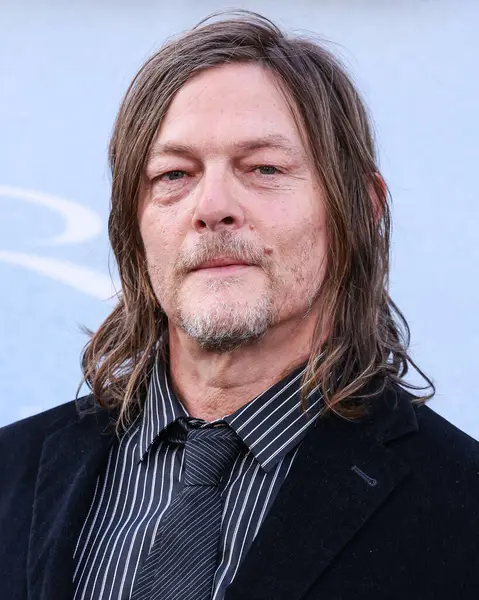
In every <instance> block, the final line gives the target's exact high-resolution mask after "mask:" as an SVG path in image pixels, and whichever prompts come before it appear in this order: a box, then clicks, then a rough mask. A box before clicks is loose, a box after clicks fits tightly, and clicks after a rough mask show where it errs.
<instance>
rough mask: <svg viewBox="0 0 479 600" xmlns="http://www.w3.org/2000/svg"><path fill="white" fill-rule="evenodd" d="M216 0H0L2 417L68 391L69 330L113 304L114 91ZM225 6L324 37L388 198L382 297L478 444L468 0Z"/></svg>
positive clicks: (72, 364) (73, 346) (74, 345)
mask: <svg viewBox="0 0 479 600" xmlns="http://www.w3.org/2000/svg"><path fill="white" fill-rule="evenodd" d="M222 6H224V5H223V4H222V3H221V2H214V1H210V2H207V1H200V0H196V1H193V0H190V1H187V0H175V1H174V2H154V1H152V0H151V1H146V0H140V1H138V0H137V1H133V0H132V1H131V2H126V1H125V0H123V1H120V2H119V1H117V2H105V1H103V2H102V1H101V0H98V1H96V2H93V1H89V2H87V1H85V0H84V1H82V2H71V1H70V2H51V1H46V0H32V1H31V2H28V3H27V2H22V1H21V0H20V1H19V0H8V1H6V2H5V0H4V1H3V3H0V69H1V73H0V86H1V87H0V203H1V218H0V281H1V286H2V287H1V290H2V293H1V296H0V339H1V343H0V378H1V393H0V425H1V424H5V423H8V422H10V421H14V420H16V419H18V418H21V417H23V416H26V415H28V414H32V413H34V412H37V411H40V410H43V409H45V408H48V407H50V406H53V405H55V404H59V403H62V402H65V401H67V400H69V399H71V398H72V397H73V396H74V393H75V389H76V384H77V381H78V379H79V376H80V369H79V358H78V357H79V353H80V350H81V347H82V345H83V343H84V338H83V337H82V335H81V334H80V333H79V331H78V325H79V324H81V323H84V324H86V325H88V326H89V327H92V328H95V327H96V326H98V324H99V323H100V322H101V320H102V319H103V318H104V317H105V316H106V314H107V313H108V311H109V309H110V305H109V304H108V302H105V301H100V299H99V298H100V297H101V298H105V297H106V296H107V295H108V292H109V284H108V264H107V258H108V244H107V237H106V218H107V214H108V193H109V185H108V172H107V168H106V146H107V142H108V135H109V132H110V129H111V125H112V122H113V118H114V116H115V112H116V109H117V107H118V104H119V101H120V98H121V95H122V93H123V92H124V90H125V89H126V86H127V84H128V82H129V80H130V78H131V77H132V76H133V74H134V73H135V71H136V69H137V68H138V67H139V65H140V64H141V63H142V61H143V60H144V59H145V58H146V56H147V55H148V54H149V53H151V52H152V51H153V50H154V49H155V47H157V46H158V45H159V44H160V43H161V42H162V41H163V40H164V39H165V37H166V36H168V35H171V34H173V33H175V32H178V31H180V30H182V29H184V28H186V27H188V26H189V25H192V24H193V23H195V22H196V20H198V19H199V18H201V17H203V16H205V15H206V14H207V13H209V12H211V11H213V10H214V9H218V8H221V7H222ZM236 6H243V7H247V8H252V9H255V10H258V11H261V12H263V13H264V14H266V15H267V16H270V17H272V18H273V19H277V20H278V21H279V22H280V23H281V24H283V25H285V26H287V27H290V28H299V29H309V30H313V31H315V32H317V33H319V34H321V35H322V36H324V37H326V38H329V39H330V40H332V41H334V42H335V44H334V45H333V49H335V50H336V51H337V52H339V53H340V54H341V56H342V57H343V59H344V60H345V61H346V63H347V64H348V65H349V68H350V69H351V71H352V72H353V73H354V75H355V78H356V80H357V82H358V84H359V86H360V88H361V90H362V91H363V93H364V94H365V95H366V98H367V101H368V103H369V106H370V107H371V109H372V112H373V114H374V117H375V121H376V126H377V131H378V136H379V141H380V149H381V156H382V161H381V162H382V167H383V171H384V174H385V176H386V179H387V181H388V183H389V185H390V187H391V190H392V193H393V198H394V223H395V227H394V237H393V241H394V248H393V258H394V260H393V269H392V277H391V279H392V286H391V289H392V296H393V298H394V299H395V300H396V301H397V303H398V304H399V306H400V307H401V309H402V310H403V312H404V313H405V315H406V317H407V318H408V320H409V323H410V325H411V329H412V354H413V357H414V358H415V359H416V360H417V361H418V362H419V364H420V366H422V367H423V368H424V369H425V370H426V372H427V373H428V374H430V375H431V376H433V377H434V379H435V381H436V383H437V387H438V395H437V397H436V399H435V400H434V401H433V402H432V403H431V406H432V407H433V408H434V409H435V410H437V411H438V412H440V413H441V414H443V415H444V416H446V418H448V419H449V420H450V421H452V422H453V423H455V424H457V425H458V426H459V427H460V428H461V429H464V430H465V431H467V432H468V433H470V434H471V435H473V436H474V437H476V438H478V439H479V408H478V405H479V392H478V391H477V384H476V383H475V374H476V372H477V370H478V368H477V354H478V350H479V319H478V316H477V309H478V306H479V284H478V283H477V278H478V275H479V268H478V265H479V251H478V244H477V242H478V238H479V236H478V234H477V229H478V223H479V219H478V217H479V209H478V205H479V204H478V201H477V195H478V194H477V188H476V186H477V184H476V179H477V171H478V166H477V164H478V162H479V152H478V150H477V140H478V138H479V119H478V108H477V97H478V94H479V83H478V81H479V80H478V76H477V72H478V68H477V60H478V57H479V41H478V37H477V31H478V26H479V2H477V1H476V0H470V1H468V0H449V1H445V0H429V1H427V0H422V1H421V0H416V1H413V0H402V1H400V0H389V1H388V0H376V1H374V0H369V1H368V0H363V1H360V0H357V1H354V0H350V1H346V0H344V1H340V0H334V1H333V0H330V1H325V0H323V1H322V0H316V1H314V0H310V1H309V2H308V1H305V0H303V1H302V0H295V1H294V2H289V1H286V0H284V1H278V0H277V1H276V2H272V1H270V2H268V1H266V0H263V1H256V2H244V3H237V4H236ZM12 188H14V189H12ZM19 190H34V191H36V192H37V194H36V195H31V196H29V197H27V196H26V193H25V192H22V191H19ZM15 194H17V195H15ZM41 194H44V195H43V196H42V195H41ZM46 195H49V196H46ZM51 196H53V198H52V197H51ZM62 200H63V202H62ZM65 200H67V201H70V204H68V203H65ZM72 202H73V203H74V204H72ZM82 206H83V207H84V210H83V211H82V210H81V209H82ZM87 209H90V210H87ZM98 219H101V223H99V221H98ZM62 232H63V234H62ZM60 234H62V237H61V238H60V239H58V236H59V235H60ZM14 263H15V264H14ZM40 271H41V273H42V274H40ZM412 380H413V381H414V382H418V381H419V379H418V378H417V377H413V378H412Z"/></svg>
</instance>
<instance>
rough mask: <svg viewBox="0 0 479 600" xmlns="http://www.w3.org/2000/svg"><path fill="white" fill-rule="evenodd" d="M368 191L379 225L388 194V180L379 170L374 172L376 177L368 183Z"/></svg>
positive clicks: (376, 221) (375, 220)
mask: <svg viewBox="0 0 479 600" xmlns="http://www.w3.org/2000/svg"><path fill="white" fill-rule="evenodd" d="M368 192H369V197H370V198H371V202H372V205H373V212H374V222H375V223H376V225H377V224H378V223H379V221H380V220H381V218H382V216H383V210H384V205H385V204H386V200H387V195H388V187H387V185H386V182H385V181H384V179H383V177H382V175H381V173H379V172H378V171H376V172H375V173H374V179H373V180H372V181H370V182H369V183H368Z"/></svg>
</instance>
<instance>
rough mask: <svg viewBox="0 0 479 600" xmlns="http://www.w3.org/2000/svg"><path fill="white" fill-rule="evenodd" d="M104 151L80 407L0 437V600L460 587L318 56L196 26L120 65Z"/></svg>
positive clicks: (394, 321)
mask: <svg viewBox="0 0 479 600" xmlns="http://www.w3.org/2000/svg"><path fill="white" fill-rule="evenodd" d="M110 160H111V168H112V176H113V184H112V208H111V215H110V221H109V233H110V239H111V243H112V247H113V250H114V253H115V256H116V258H117V261H118V265H119V271H120V275H121V281H122V294H121V297H120V299H119V302H118V305H117V306H116V308H115V309H114V311H113V312H112V314H111V315H110V316H109V317H108V318H107V319H106V321H105V322H104V323H103V325H102V326H101V327H100V328H99V330H98V331H97V332H96V333H95V334H94V335H93V336H92V338H91V340H90V341H89V343H88V345H87V347H86V349H85V352H84V356H83V367H84V374H85V379H86V381H87V382H88V383H89V385H90V387H91V389H92V394H91V395H89V396H85V397H83V398H80V399H78V400H77V402H76V403H75V402H69V403H67V404H64V405H62V406H58V407H56V408H54V409H52V410H50V411H47V412H44V413H42V414H40V415H37V416H35V417H31V418H29V419H26V420H23V421H21V422H18V423H15V424H13V425H10V426H8V427H5V428H3V429H2V430H1V431H0V449H1V455H0V456H1V462H0V477H1V479H0V480H1V482H2V489H1V496H0V524H1V532H2V542H3V544H2V549H1V551H0V552H1V556H0V558H1V560H0V565H1V566H0V568H1V577H0V582H1V583H0V585H1V586H2V593H1V598H2V600H13V599H15V600H17V599H18V600H19V599H25V600H26V599H27V598H28V599H29V600H40V599H41V600H67V599H70V598H75V599H76V600H80V599H96V598H101V599H108V600H110V599H115V600H117V599H131V600H144V599H146V598H148V599H154V600H156V599H161V600H166V599H169V600H171V599H178V600H196V599H201V600H206V599H208V600H209V599H214V600H220V599H223V598H225V599H226V600H239V599H248V600H259V599H261V600H264V599H268V598H269V599H274V600H299V599H304V600H313V599H314V600H316V599H317V600H319V599H321V600H333V599H334V600H339V599H346V598H347V599H353V598H354V599H355V600H366V599H367V600H373V599H379V598H381V599H386V598H387V599H404V598H408V599H421V600H424V599H433V598H434V599H438V598H444V599H446V598H447V599H448V600H450V599H451V598H454V599H455V600H457V599H472V598H475V597H478V596H477V592H478V591H479V574H478V567H479V559H478V557H479V550H478V544H477V531H478V530H479V503H478V500H479V494H478V490H479V460H478V458H479V444H478V443H477V442H475V441H474V440H473V439H472V438H470V437H468V436H467V435H466V434H465V433H463V432H461V431H459V430H458V429H457V428H455V427H454V426H453V425H451V424H449V423H448V422H447V421H445V420H444V419H443V418H441V417H440V416H439V415H437V414H436V413H434V412H433V411H432V410H431V409H430V408H429V407H427V406H426V405H425V401H426V400H427V399H429V398H430V397H431V396H432V394H430V395H428V396H423V397H415V396H413V395H412V394H410V393H409V392H407V391H406V390H405V389H404V387H413V386H411V385H410V384H409V385H408V384H406V383H405V382H404V381H403V380H402V377H403V376H404V375H405V374H406V372H407V368H408V363H409V364H412V365H413V366H415V365H414V363H413V361H412V360H411V358H410V357H409V355H408V353H407V346H408V335H407V333H408V328H407V323H406V321H405V319H404V317H403V316H402V314H401V312H400V311H399V309H398V308H397V307H396V306H395V304H394V303H393V301H392V300H391V299H390V297H389V295H388V287H387V283H388V270H389V262H388V253H389V233H390V232H389V227H390V216H389V207H388V202H387V193H386V186H385V184H384V181H383V179H382V177H381V175H380V173H379V170H378V167H377V163H376V159H375V151H374V146H373V142H372V137H371V132H370V125H369V122H368V118H367V115H366V111H365V108H364V106H363V103H362V101H361V99H360V97H359V95H358V93H357V91H356V90H355V88H354V86H353V84H352V83H351V81H350V79H349V77H348V76H347V74H346V73H345V72H344V70H343V69H342V68H341V66H340V65H339V64H338V62H337V61H336V60H335V59H334V58H333V57H332V56H331V55H330V54H329V53H328V52H327V51H326V50H325V49H324V48H322V47H321V46H320V45H319V44H317V43H315V42H313V41H308V40H305V39H300V38H293V37H289V36H287V35H285V34H283V33H282V32H281V31H280V30H279V29H277V28H276V26H275V25H274V24H272V23H271V22H269V21H267V20H266V19H263V18H262V17H260V16H258V15H254V14H251V13H246V14H242V15H239V16H238V15H232V16H231V17H229V18H226V19H223V20H220V21H218V20H216V21H210V22H206V23H204V22H203V23H201V24H200V26H198V27H197V28H195V29H193V30H192V31H189V32H188V33H186V34H184V35H183V36H182V37H180V38H179V39H177V40H175V41H172V42H169V43H168V44H167V45H166V46H164V47H163V48H162V49H161V50H160V51H159V52H158V53H156V54H155V55H154V56H153V57H152V58H151V59H150V60H149V61H148V62H147V63H146V64H145V65H144V67H143V68H142V69H141V70H140V72H139V74H138V75H137V76H136V78H135V80H134V81H133V83H132V85H131V86H130V88H129V89H128V91H127V94H126V97H125V100H124V102H123V104H122V106H121V109H120V112H119V115H118V118H117V121H116V125H115V129H114V133H113V137H112V140H111V146H110ZM404 332H406V334H405V333H404ZM421 373H422V372H421ZM424 377H425V376H424ZM425 378H426V380H427V382H428V384H429V385H430V386H431V387H432V390H433V391H434V386H433V384H432V382H431V381H430V380H429V379H428V378H427V377H425ZM400 383H401V384H402V385H399V384H400ZM415 389H420V388H415Z"/></svg>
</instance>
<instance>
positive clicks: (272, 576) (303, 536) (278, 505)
mask: <svg viewBox="0 0 479 600" xmlns="http://www.w3.org/2000/svg"><path fill="white" fill-rule="evenodd" d="M409 398H411V395H410V394H408V393H407V392H404V391H402V392H400V393H399V395H396V394H395V393H394V391H393V390H389V391H387V392H385V393H384V394H383V396H382V398H381V397H380V398H379V399H378V400H377V409H375V412H373V416H372V417H371V418H370V419H367V420H365V421H364V422H359V423H358V422H350V421H346V420H344V419H341V418H338V417H336V416H334V415H331V416H329V417H326V418H325V419H319V420H318V421H317V423H316V424H315V425H314V426H313V427H312V428H311V430H310V432H309V433H308V436H307V437H306V438H305V440H304V441H303V444H302V446H301V448H300V450H299V451H298V455H297V457H296V459H295V462H294V463H293V466H292V468H291V471H290V472H289V475H288V477H287V479H286V481H285V483H284V485H283V487H282V488H281V491H280V493H279V494H278V497H277V498H276V501H275V502H274V504H273V506H272V507H271V509H270V511H269V513H268V515H267V517H266V519H265V521H264V523H263V525H262V527H261V528H260V530H259V532H258V535H257V537H256V539H255V540H254V542H253V544H252V546H251V548H250V550H249V552H248V553H247V555H246V557H245V559H244V562H243V563H242V565H241V566H240V569H239V571H238V573H237V576H236V577H235V579H234V580H233V582H232V584H231V585H230V587H229V588H228V589H227V592H226V595H225V600H242V599H243V598H248V600H268V599H271V600H273V599H274V600H298V599H299V598H301V597H302V596H303V595H304V594H305V593H306V592H307V590H308V588H309V587H310V586H311V585H312V583H313V582H314V581H315V580H316V579H317V578H318V577H319V576H320V575H321V574H322V573H323V572H324V570H325V569H326V568H327V567H328V565H329V564H330V563H331V561H332V560H333V558H334V557H335V556H336V555H337V554H338V553H339V552H340V551H341V549H342V548H344V546H345V545H346V544H347V543H348V542H349V540H350V539H351V538H352V537H353V536H354V535H355V534H356V532H358V531H359V530H360V528H361V527H363V526H364V525H365V524H366V523H367V521H368V519H369V518H370V517H371V516H372V515H373V514H374V512H375V511H376V510H377V509H378V508H379V507H380V506H381V504H382V503H383V502H385V501H386V500H387V498H388V496H389V495H390V494H391V493H392V492H393V490H394V488H395V487H396V486H397V485H398V483H399V482H400V481H401V480H403V479H404V478H405V477H406V476H407V474H408V473H409V467H408V465H407V464H405V463H404V462H403V461H402V460H401V459H399V458H398V457H397V456H396V455H395V454H394V453H393V452H392V451H390V450H388V449H387V448H385V447H384V446H383V445H382V443H383V442H385V441H389V440H391V439H395V438H396V437H400V436H402V435H405V434H406V433H410V432H412V431H416V430H417V428H418V425H417V420H416V417H415V413H414V409H413V407H412V406H411V404H410V402H409ZM381 399H382V400H384V402H380V400H381ZM393 404H394V406H392V405H393Z"/></svg>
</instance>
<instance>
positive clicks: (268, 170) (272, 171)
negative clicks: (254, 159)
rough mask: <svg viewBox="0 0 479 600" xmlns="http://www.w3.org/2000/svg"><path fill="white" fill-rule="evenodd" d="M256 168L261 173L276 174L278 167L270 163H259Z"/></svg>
mask: <svg viewBox="0 0 479 600" xmlns="http://www.w3.org/2000/svg"><path fill="white" fill-rule="evenodd" d="M256 168H257V169H259V170H260V172H261V174H262V175H276V173H278V169H277V168H276V167H272V166H271V165H260V166H259V167H256Z"/></svg>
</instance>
